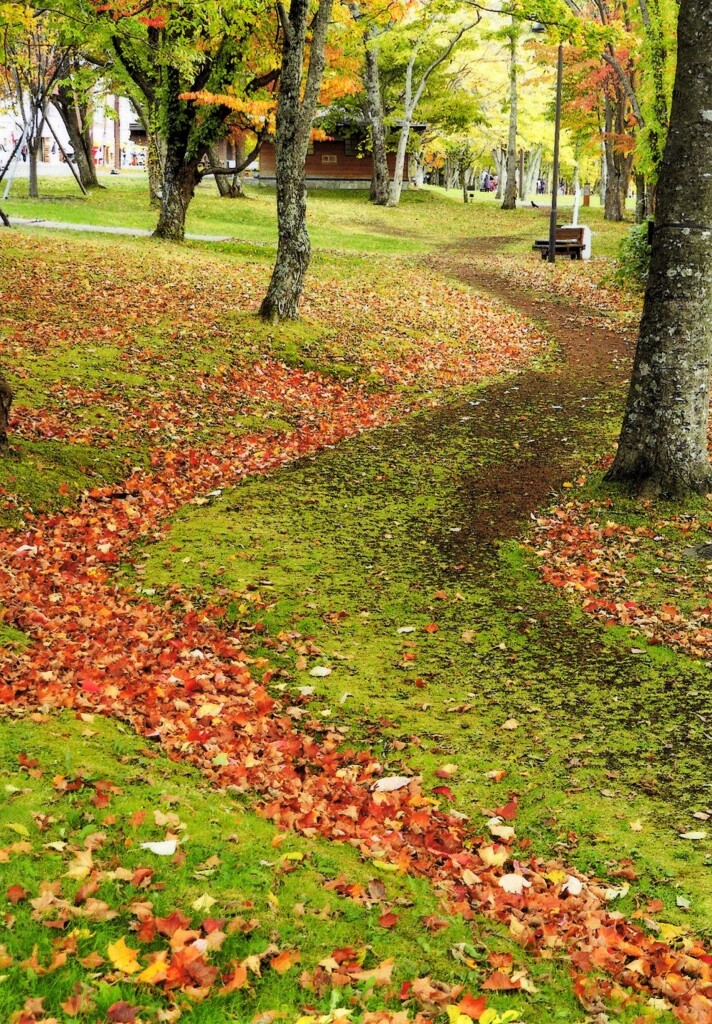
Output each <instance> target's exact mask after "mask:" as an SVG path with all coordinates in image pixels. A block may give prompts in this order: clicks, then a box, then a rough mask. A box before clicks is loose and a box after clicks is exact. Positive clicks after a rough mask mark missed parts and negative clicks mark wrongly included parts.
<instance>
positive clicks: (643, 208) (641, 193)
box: [635, 174, 648, 224]
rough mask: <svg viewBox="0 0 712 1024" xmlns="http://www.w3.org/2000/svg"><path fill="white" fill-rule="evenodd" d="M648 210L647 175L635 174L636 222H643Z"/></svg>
mask: <svg viewBox="0 0 712 1024" xmlns="http://www.w3.org/2000/svg"><path fill="white" fill-rule="evenodd" d="M647 211H648V202H647V195H646V191H645V175H644V174H636V176H635V223H636V224H642V223H643V221H644V220H645V217H646V214H647Z"/></svg>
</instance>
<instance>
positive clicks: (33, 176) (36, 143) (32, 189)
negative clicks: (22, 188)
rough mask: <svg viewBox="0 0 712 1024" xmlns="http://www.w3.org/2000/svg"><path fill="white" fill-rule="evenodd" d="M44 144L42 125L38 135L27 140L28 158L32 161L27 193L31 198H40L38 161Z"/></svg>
mask: <svg viewBox="0 0 712 1024" xmlns="http://www.w3.org/2000/svg"><path fill="white" fill-rule="evenodd" d="M41 145H42V127H41V126H40V128H39V130H38V132H37V135H35V136H33V138H31V139H29V140H28V142H27V159H28V160H29V162H30V168H29V183H28V189H27V193H28V195H29V197H30V199H39V195H40V192H39V182H38V178H37V161H38V159H39V152H40V146H41Z"/></svg>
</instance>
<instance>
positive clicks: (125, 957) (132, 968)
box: [107, 935, 141, 974]
mask: <svg viewBox="0 0 712 1024" xmlns="http://www.w3.org/2000/svg"><path fill="white" fill-rule="evenodd" d="M107 953H108V954H109V960H111V962H112V964H113V965H114V967H115V968H116V969H117V970H118V971H123V972H124V974H135V973H136V972H137V971H140V970H141V964H140V963H139V962H138V960H137V959H136V954H137V953H138V950H137V949H131V948H130V947H129V946H127V945H126V939H124V937H123V935H122V936H121V938H120V939H118V940H117V941H116V942H110V943H109V945H108V947H107Z"/></svg>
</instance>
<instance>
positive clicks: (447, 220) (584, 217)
mask: <svg viewBox="0 0 712 1024" xmlns="http://www.w3.org/2000/svg"><path fill="white" fill-rule="evenodd" d="M101 182H102V184H103V185H104V188H103V189H101V190H98V191H94V192H92V193H90V194H89V195H88V196H87V197H86V198H83V197H81V196H77V195H76V192H75V190H74V183H73V182H72V181H68V180H64V179H56V178H50V179H48V180H47V181H45V182H42V184H41V191H42V196H41V198H40V199H37V200H31V199H28V198H27V185H26V182H24V181H18V182H16V183H15V185H14V186H13V191H12V194H11V196H10V198H9V200H7V201H6V202H5V203H4V204H3V205H4V208H5V209H6V210H7V212H8V214H9V215H10V216H12V215H13V214H14V215H15V216H16V217H24V218H41V219H45V220H56V221H69V222H71V223H77V224H82V223H84V224H99V225H108V226H112V227H133V228H142V229H144V230H152V229H153V228H154V227H155V223H156V214H155V212H154V211H152V210H151V209H150V208H149V207H148V205H147V203H146V180H145V177H144V176H143V175H136V174H127V175H122V176H121V177H119V178H116V177H113V176H111V175H104V176H103V177H102V178H101ZM246 194H247V198H246V199H244V200H228V199H222V200H221V199H219V198H218V197H217V195H216V192H215V188H214V186H213V185H212V183H211V182H210V181H205V182H203V183H202V184H201V185H200V186H199V187H198V189H197V191H196V196H195V199H194V200H193V202H192V203H191V206H190V209H189V211H188V220H187V231H189V232H191V233H194V234H205V235H217V236H227V237H230V238H232V239H235V240H237V241H238V242H246V243H248V244H249V245H250V246H251V247H254V252H253V255H254V256H258V255H259V250H260V249H261V248H263V247H264V248H265V250H266V252H265V253H264V254H263V255H264V256H265V257H267V256H269V258H271V257H272V256H273V253H274V247H275V243H276V232H275V214H274V203H275V199H274V189H271V188H259V187H254V186H252V187H251V186H249V185H248V186H247V187H246ZM436 195H437V196H438V198H439V199H440V200H441V201H442V205H440V206H439V207H438V208H439V210H440V215H439V216H438V217H434V216H433V202H434V196H436ZM572 204H573V198H572V197H571V196H562V197H561V198H560V209H561V220H562V222H563V221H566V220H568V219H569V218H570V216H571V207H572ZM499 205H500V204H499V202H498V201H497V200H495V199H494V197H492V196H489V195H483V194H480V193H478V194H477V195H476V197H475V201H474V202H472V203H469V204H468V205H467V206H465V204H464V203H463V201H462V196H461V194H460V192H459V191H457V190H452V191H449V192H446V191H445V189H442V188H427V189H426V190H424V191H420V192H405V193H404V194H403V198H402V204H401V207H400V208H399V209H396V210H390V209H385V208H383V207H377V206H372V205H371V204H370V203H369V202H368V195H367V193H366V192H365V191H364V192H360V191H358V192H351V191H347V190H345V191H342V192H339V191H328V190H322V189H317V190H313V191H312V192H310V194H309V229H310V234H311V239H312V244H313V245H314V247H315V249H317V250H327V251H328V250H335V249H336V250H340V251H344V252H346V253H355V254H357V253H378V254H382V255H383V256H386V255H394V256H397V255H401V256H407V255H408V254H413V255H415V254H418V253H421V252H423V251H425V250H427V249H431V248H435V247H437V246H438V245H440V244H442V242H444V241H456V240H457V239H458V238H462V239H471V238H478V237H479V238H489V237H492V236H498V235H500V236H501V235H504V234H513V235H516V236H517V238H516V239H515V242H514V249H515V251H518V252H525V251H527V250H528V249H529V248H530V247H531V243H532V241H533V240H534V238H535V237H540V236H541V235H542V234H546V226H547V224H548V220H547V216H548V215H547V211H546V209H545V208H544V207H545V205H546V204H545V203H544V202H542V203H541V204H540V206H541V207H542V208H541V209H538V210H537V209H533V208H531V207H525V208H520V209H518V210H516V211H514V212H513V213H511V214H510V213H502V211H501V210H500V209H499ZM579 220H580V223H582V224H589V225H590V226H591V228H592V230H593V231H594V236H595V242H594V252H595V254H596V255H600V256H611V255H613V254H614V252H615V251H616V248H617V245H618V242H619V240H620V238H621V236H622V233H623V231H624V230H625V228H623V229H622V228H621V225H618V224H611V223H608V222H606V221H604V220H603V217H602V211H601V208H600V204H599V203H598V200H597V198H594V200H593V205H592V206H591V207H590V208H589V209H586V210H584V209H581V210H580V211H579ZM513 222H514V224H513ZM443 228H445V231H446V234H444V232H443Z"/></svg>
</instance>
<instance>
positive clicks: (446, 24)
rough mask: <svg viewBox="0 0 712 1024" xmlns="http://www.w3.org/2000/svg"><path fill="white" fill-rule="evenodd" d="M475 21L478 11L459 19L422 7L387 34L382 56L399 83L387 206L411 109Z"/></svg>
mask: <svg viewBox="0 0 712 1024" xmlns="http://www.w3.org/2000/svg"><path fill="white" fill-rule="evenodd" d="M478 22H479V14H478V13H477V14H476V15H475V17H474V18H472V20H466V21H463V19H462V17H452V16H450V15H449V14H447V13H443V12H442V11H441V10H439V9H437V8H431V9H427V8H426V9H425V10H424V11H423V12H422V13H421V15H420V16H419V17H418V18H417V19H414V20H412V21H404V23H403V25H402V26H401V27H400V28H399V29H398V31H397V32H394V33H391V35H390V37H389V48H388V51H387V54H386V55H385V58H384V59H386V60H387V61H388V62H389V64H390V72H389V74H390V77H391V81H392V83H394V79H395V83H398V85H399V87H400V98H399V107H398V110H399V114H400V117H399V131H398V145H397V148H396V160H395V170H394V174H393V181H392V183H391V193H390V198H389V202H388V205H389V206H397V205H398V203H399V202H400V197H401V192H402V189H403V177H404V173H405V160H406V155H407V152H408V144H409V141H410V133H411V129H412V127H413V122H414V119H415V112H416V110H417V108H418V105H419V104H420V102H421V100H422V99H423V97H424V95H425V91H426V89H427V87H428V84H429V82H430V79H431V77H432V76H433V74H434V73H435V72H436V71H437V70H438V68H439V67H441V65H443V64H444V62H445V61H447V60H448V59H449V58H450V56H451V55H452V54H453V52H454V51H455V49H456V47H457V45H458V43H460V41H461V40H462V39H463V38H464V36H465V35H466V34H467V33H468V32H469V31H470V30H471V29H473V28H474V27H475V25H477V23H478ZM395 83H394V84H395Z"/></svg>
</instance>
